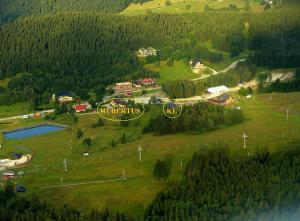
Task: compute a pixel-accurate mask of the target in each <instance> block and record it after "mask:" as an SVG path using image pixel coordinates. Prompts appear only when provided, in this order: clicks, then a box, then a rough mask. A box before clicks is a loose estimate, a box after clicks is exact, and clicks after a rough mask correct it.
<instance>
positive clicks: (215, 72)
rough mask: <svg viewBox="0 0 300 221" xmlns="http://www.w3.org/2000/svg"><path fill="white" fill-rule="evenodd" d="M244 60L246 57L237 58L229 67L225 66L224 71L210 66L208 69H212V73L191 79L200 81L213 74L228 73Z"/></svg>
mask: <svg viewBox="0 0 300 221" xmlns="http://www.w3.org/2000/svg"><path fill="white" fill-rule="evenodd" d="M244 61H246V59H240V60H237V61H235V62H233V63H232V64H231V65H229V66H228V67H227V68H225V69H224V70H222V71H216V70H214V69H212V68H209V67H208V68H207V69H208V70H210V71H211V72H212V74H209V75H205V76H202V77H198V78H194V79H191V81H199V80H202V79H205V78H209V77H210V76H211V75H217V74H222V73H226V72H227V71H229V70H231V69H234V68H236V67H237V65H238V63H239V62H244Z"/></svg>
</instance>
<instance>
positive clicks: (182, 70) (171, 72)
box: [144, 61, 199, 84]
mask: <svg viewBox="0 0 300 221" xmlns="http://www.w3.org/2000/svg"><path fill="white" fill-rule="evenodd" d="M144 67H145V68H146V69H149V70H152V71H156V72H159V74H160V77H159V78H158V79H157V80H158V83H159V84H161V83H164V82H166V81H172V80H183V79H192V78H196V77H199V74H195V73H193V72H192V70H191V68H190V67H189V65H187V64H185V63H184V62H182V61H174V64H173V66H168V65H166V62H165V61H162V62H160V65H159V67H157V66H156V65H155V64H146V65H144Z"/></svg>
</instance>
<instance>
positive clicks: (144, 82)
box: [139, 78, 156, 87]
mask: <svg viewBox="0 0 300 221" xmlns="http://www.w3.org/2000/svg"><path fill="white" fill-rule="evenodd" d="M139 84H141V85H143V86H145V87H150V86H153V85H155V84H156V80H155V79H152V78H144V79H141V80H139Z"/></svg>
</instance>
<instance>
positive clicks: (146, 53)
mask: <svg viewBox="0 0 300 221" xmlns="http://www.w3.org/2000/svg"><path fill="white" fill-rule="evenodd" d="M137 54H138V56H140V57H148V56H156V55H157V51H156V49H155V48H152V47H148V48H147V49H145V48H140V49H139V51H138V53H137Z"/></svg>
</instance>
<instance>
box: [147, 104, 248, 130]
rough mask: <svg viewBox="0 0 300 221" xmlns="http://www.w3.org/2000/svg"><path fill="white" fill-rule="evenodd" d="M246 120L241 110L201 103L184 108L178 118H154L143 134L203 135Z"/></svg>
mask: <svg viewBox="0 0 300 221" xmlns="http://www.w3.org/2000/svg"><path fill="white" fill-rule="evenodd" d="M243 120H244V115H243V112H242V111H241V110H237V109H229V108H227V109H225V107H224V106H221V105H215V104H211V103H208V102H201V103H198V104H195V105H193V106H184V107H183V110H182V113H181V115H180V116H179V117H178V118H175V119H171V118H168V117H166V116H165V115H163V114H161V115H159V116H156V117H152V118H151V119H150V120H149V122H148V124H147V125H146V126H145V127H144V128H143V133H149V132H153V133H154V134H155V135H165V134H174V133H179V132H187V133H189V132H190V133H191V132H197V133H203V132H207V131H212V130H216V129H218V128H219V127H220V126H221V125H227V126H229V125H233V124H237V123H240V122H242V121H243Z"/></svg>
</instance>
